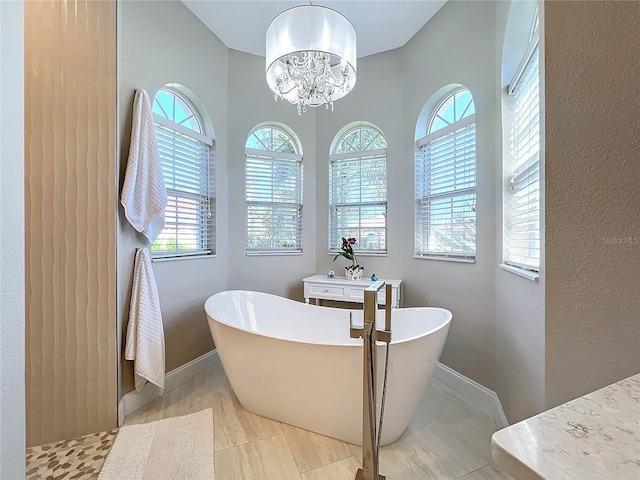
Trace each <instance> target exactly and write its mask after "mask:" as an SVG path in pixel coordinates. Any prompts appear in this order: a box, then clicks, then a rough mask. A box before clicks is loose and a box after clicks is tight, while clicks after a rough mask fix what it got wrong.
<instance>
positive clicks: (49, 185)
mask: <svg viewBox="0 0 640 480" xmlns="http://www.w3.org/2000/svg"><path fill="white" fill-rule="evenodd" d="M115 6H116V5H115V2H113V1H101V2H92V1H86V2H81V1H78V2H76V1H71V0H69V1H61V2H51V1H36V0H34V1H30V2H26V3H25V100H26V101H25V153H26V155H25V190H26V199H25V209H26V212H25V218H26V318H27V321H26V325H27V334H26V354H27V355H26V358H27V361H26V393H27V443H28V445H37V444H42V443H47V442H51V441H55V440H58V439H62V438H69V437H74V436H78V435H83V434H85V433H89V432H95V431H100V430H104V429H107V428H110V427H113V426H115V424H116V394H117V392H116V385H117V383H116V382H117V381H116V336H115V331H116V323H115V319H116V316H115V285H116V283H115V282H116V280H115V273H116V272H115V246H116V227H115V203H116V196H115V195H116V189H115V122H116V69H115V66H116V64H115V53H116V52H115V47H116V44H115V32H116V30H115V26H116V9H115Z"/></svg>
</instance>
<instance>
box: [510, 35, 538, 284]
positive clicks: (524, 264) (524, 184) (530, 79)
mask: <svg viewBox="0 0 640 480" xmlns="http://www.w3.org/2000/svg"><path fill="white" fill-rule="evenodd" d="M513 93H514V95H515V121H514V124H513V129H512V131H511V165H510V177H509V182H508V185H507V189H506V191H505V195H504V199H505V202H504V255H503V256H504V258H503V261H504V263H506V264H508V265H512V266H516V267H520V268H524V269H527V270H532V271H538V270H539V268H540V115H539V113H540V99H539V53H538V47H537V46H536V47H535V48H534V49H533V50H532V52H531V56H530V58H529V59H528V62H527V64H526V67H525V68H524V70H523V71H522V74H521V75H520V76H519V79H518V81H517V83H516V84H515V86H514V88H513Z"/></svg>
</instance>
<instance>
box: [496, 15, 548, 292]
mask: <svg viewBox="0 0 640 480" xmlns="http://www.w3.org/2000/svg"><path fill="white" fill-rule="evenodd" d="M538 29H539V19H538V11H537V9H536V13H535V15H534V18H533V22H532V26H531V33H530V36H529V43H528V45H527V48H526V50H525V52H524V55H523V56H522V59H521V61H520V64H519V65H518V67H517V69H516V70H515V72H514V75H513V77H512V80H511V82H509V85H508V87H507V94H508V96H509V97H511V98H512V99H513V100H512V104H513V111H514V114H513V120H512V122H511V124H510V130H511V131H510V132H505V134H506V135H509V136H510V138H511V140H510V141H509V149H508V153H507V152H505V154H503V169H504V172H505V174H506V178H505V182H504V189H503V193H502V238H503V241H502V263H501V264H500V267H501V268H503V269H504V270H507V271H510V272H512V273H515V274H517V275H520V276H523V277H525V278H528V279H530V280H533V281H535V282H537V281H538V279H539V275H540V268H541V260H542V226H541V220H542V190H541V155H542V144H541V133H542V132H541V118H540V115H541V108H540V107H541V105H540V95H541V91H540V88H541V86H540V42H539V30H538ZM534 66H535V67H534ZM531 68H534V71H533V72H531V71H530V69H531ZM527 78H530V79H533V80H534V81H535V83H533V84H532V85H531V86H532V87H533V88H535V93H536V94H537V102H536V103H535V104H533V105H531V104H530V103H529V102H527V103H526V106H529V107H533V109H534V110H531V111H528V112H524V113H526V115H527V116H528V117H531V116H532V113H533V117H534V118H535V119H536V121H535V122H534V124H533V128H534V129H536V130H534V134H535V132H537V142H538V143H537V151H536V152H535V153H534V154H533V155H531V156H529V158H528V159H527V160H526V161H525V162H521V164H517V159H518V158H519V153H518V149H519V148H522V145H519V144H514V139H517V138H521V136H522V135H524V134H526V135H527V138H529V137H530V136H531V127H532V124H531V121H530V122H528V124H527V125H526V127H527V128H528V130H526V131H524V130H523V131H519V132H517V131H515V129H516V128H517V127H518V118H519V115H521V113H520V112H518V96H519V94H520V93H521V89H522V88H526V85H525V86H523V82H524V81H526V79H527ZM525 92H527V93H529V94H531V92H528V91H527V90H525ZM534 157H535V160H531V159H532V158H534ZM522 166H525V167H526V168H524V169H521V170H519V168H520V167H522ZM532 176H537V179H535V180H533V181H530V182H529V183H527V184H526V185H524V184H525V183H526V182H528V181H529V179H530V178H531V177H532ZM518 185H521V187H520V188H518ZM524 188H527V189H528V193H527V195H532V196H533V197H535V196H536V195H537V199H534V200H533V201H531V200H529V201H527V202H526V204H525V206H526V214H527V216H528V217H530V215H531V214H532V213H533V214H534V217H535V212H536V211H537V219H535V218H534V219H533V220H529V221H528V223H533V224H535V225H537V226H534V228H530V229H529V228H528V229H527V230H526V231H527V232H528V233H529V235H531V234H534V235H537V238H529V240H528V243H529V246H528V247H527V246H519V243H525V242H518V241H514V240H513V239H512V237H510V236H509V232H510V231H511V226H512V225H513V224H512V223H511V216H510V215H509V212H510V211H511V210H512V209H513V208H514V207H513V206H512V205H513V204H514V203H515V201H514V199H515V195H514V193H513V192H515V191H522V190H523V189H524ZM534 203H535V205H533V204H534ZM532 240H533V241H534V243H536V242H537V247H532V246H531V241H532ZM518 249H524V251H527V253H526V254H525V255H517V254H515V253H514V250H518ZM533 250H537V256H536V255H535V254H534V255H530V254H529V253H531V251H533ZM519 258H524V260H525V261H518V259H519ZM529 259H533V260H534V261H533V262H528V261H527V260H529Z"/></svg>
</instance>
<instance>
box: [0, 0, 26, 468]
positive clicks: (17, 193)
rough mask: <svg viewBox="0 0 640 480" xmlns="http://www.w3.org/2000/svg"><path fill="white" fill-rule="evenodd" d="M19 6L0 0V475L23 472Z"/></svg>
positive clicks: (21, 54) (21, 44) (21, 23)
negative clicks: (0, 68)
mask: <svg viewBox="0 0 640 480" xmlns="http://www.w3.org/2000/svg"><path fill="white" fill-rule="evenodd" d="M23 37H24V6H23V4H22V2H0V65H2V70H0V225H1V227H0V231H1V233H0V478H6V479H14V478H15V479H18V478H24V475H25V445H26V440H25V403H24V402H25V391H24V388H25V384H24V373H25V372H24V360H25V358H24V338H25V330H24V328H25V327H24V321H25V320H24V319H25V312H24V279H25V275H24V42H22V41H20V39H22V38H23Z"/></svg>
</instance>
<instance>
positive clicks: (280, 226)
mask: <svg viewBox="0 0 640 480" xmlns="http://www.w3.org/2000/svg"><path fill="white" fill-rule="evenodd" d="M245 196H246V221H247V224H246V227H247V231H246V234H247V236H246V241H247V244H246V246H247V253H249V254H251V253H254V254H259V253H296V252H302V150H301V148H300V146H299V142H298V141H297V139H296V138H295V135H294V134H293V133H289V132H288V129H286V128H284V127H280V126H277V125H262V126H259V127H257V128H255V129H254V130H253V131H252V132H251V134H249V137H248V138H247V143H246V144H245Z"/></svg>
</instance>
